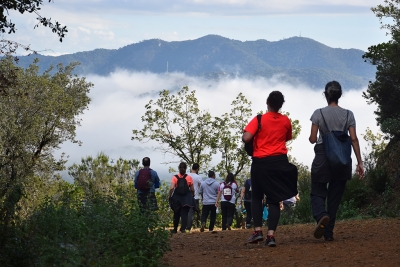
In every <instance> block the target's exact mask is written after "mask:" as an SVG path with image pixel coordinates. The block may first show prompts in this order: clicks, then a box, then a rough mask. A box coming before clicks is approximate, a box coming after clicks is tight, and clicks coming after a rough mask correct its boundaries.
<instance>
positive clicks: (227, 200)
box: [215, 172, 239, 231]
mask: <svg viewBox="0 0 400 267" xmlns="http://www.w3.org/2000/svg"><path fill="white" fill-rule="evenodd" d="M237 192H239V189H238V186H237V183H236V182H235V176H234V175H233V173H231V172H230V173H228V175H227V176H226V179H225V182H223V183H221V184H220V185H219V187H218V195H217V201H216V202H215V207H218V200H219V199H221V213H222V231H224V230H226V229H228V230H231V226H232V222H233V215H234V213H235V200H236V196H235V193H237Z"/></svg>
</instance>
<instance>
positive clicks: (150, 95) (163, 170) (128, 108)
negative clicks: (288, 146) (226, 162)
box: [59, 71, 378, 180]
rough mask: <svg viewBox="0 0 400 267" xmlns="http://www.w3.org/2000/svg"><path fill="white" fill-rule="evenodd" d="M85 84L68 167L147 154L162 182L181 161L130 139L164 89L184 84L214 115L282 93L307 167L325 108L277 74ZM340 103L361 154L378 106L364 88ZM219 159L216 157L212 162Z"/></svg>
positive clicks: (123, 75) (126, 77)
mask: <svg viewBox="0 0 400 267" xmlns="http://www.w3.org/2000/svg"><path fill="white" fill-rule="evenodd" d="M87 80H88V81H91V82H93V83H94V85H95V86H94V88H93V89H92V90H91V93H90V96H91V97H92V102H91V104H90V105H89V110H87V111H86V112H85V114H84V115H83V117H82V119H83V121H82V126H81V127H79V128H78V129H77V138H78V139H79V140H81V141H83V145H82V146H81V147H79V146H78V145H76V144H70V143H66V144H63V145H62V149H61V150H60V151H59V153H61V151H64V152H66V154H68V155H69V156H70V160H69V162H68V165H70V164H72V163H74V162H76V163H79V162H80V159H81V158H82V157H86V156H89V155H91V156H96V155H97V154H98V153H99V152H100V151H103V152H104V153H106V154H107V155H109V156H110V158H112V159H117V158H119V157H122V158H124V159H138V160H141V159H142V158H143V157H145V156H149V157H150V158H151V159H152V167H153V168H154V169H155V170H156V171H158V172H159V174H160V177H161V178H162V179H167V180H169V179H170V174H169V173H168V166H166V165H163V164H161V163H162V162H166V161H178V160H179V159H176V158H175V159H174V158H171V157H169V156H164V155H161V154H159V153H158V152H155V151H154V148H155V147H156V146H157V145H158V144H157V143H156V142H149V143H144V144H141V143H139V142H136V141H135V142H134V141H131V136H132V130H133V129H141V128H142V127H143V124H142V121H141V116H142V115H144V113H145V104H147V103H148V102H149V101H150V100H151V99H153V100H156V99H157V98H158V92H159V91H161V90H163V89H171V90H179V89H180V88H181V87H182V86H185V85H188V86H189V89H191V90H196V96H197V98H198V103H199V107H200V109H201V110H208V111H209V112H210V113H211V114H212V115H213V116H219V115H221V114H223V113H225V112H229V111H230V109H231V102H232V101H233V100H234V99H235V98H236V96H237V95H238V94H239V93H240V92H242V93H243V94H244V95H245V96H246V98H247V99H248V100H250V101H251V102H252V110H253V112H254V115H255V114H256V112H257V111H259V110H266V105H265V102H266V98H267V96H268V94H269V93H270V92H271V91H273V90H279V91H281V92H282V93H283V94H284V96H285V100H286V102H285V104H284V106H283V110H284V111H287V112H290V116H291V118H292V119H297V120H299V121H300V124H301V126H302V131H301V134H300V136H299V137H298V139H297V140H295V141H294V142H293V143H292V147H293V149H292V151H291V155H293V156H294V157H296V158H297V159H298V161H300V162H303V163H304V164H305V165H307V166H310V165H311V162H312V159H313V157H314V154H313V145H311V144H310V143H309V141H308V136H309V130H310V128H311V122H310V120H309V119H310V116H311V114H312V113H313V112H314V110H315V109H318V108H320V107H324V106H326V101H325V100H324V98H323V96H322V90H321V91H317V92H316V91H313V90H311V89H309V88H307V87H306V86H304V85H298V86H297V87H293V86H291V85H288V84H284V83H281V82H280V81H279V76H277V77H275V78H272V79H263V78H259V79H254V80H247V79H227V80H221V81H210V80H204V79H200V78H196V77H190V76H186V75H184V74H182V73H170V74H169V75H159V74H152V73H132V72H127V71H118V72H116V73H113V74H112V75H110V76H108V77H100V76H88V77H87ZM339 104H340V106H342V107H344V108H349V109H350V110H352V111H353V112H354V114H355V118H356V121H357V132H358V135H359V140H360V147H361V149H362V151H364V149H365V147H366V145H367V144H366V143H365V141H364V140H363V139H362V137H361V135H360V134H362V133H364V132H365V129H366V128H367V127H370V128H371V129H372V130H373V131H374V132H377V131H378V127H377V126H376V123H375V117H374V114H373V111H374V110H375V109H376V108H375V107H374V106H372V105H368V104H367V103H366V101H365V100H364V99H363V98H362V90H348V89H346V88H345V89H344V94H343V97H342V99H340V102H339ZM353 156H354V155H353ZM353 160H355V158H354V159H353ZM218 161H219V159H217V158H216V159H214V162H213V163H214V164H216V163H217V162H218ZM172 167H176V166H173V165H172ZM66 179H71V178H70V177H66Z"/></svg>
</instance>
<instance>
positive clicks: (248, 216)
mask: <svg viewBox="0 0 400 267" xmlns="http://www.w3.org/2000/svg"><path fill="white" fill-rule="evenodd" d="M244 208H245V209H246V227H247V226H248V225H250V224H251V218H253V214H252V212H251V202H249V201H244Z"/></svg>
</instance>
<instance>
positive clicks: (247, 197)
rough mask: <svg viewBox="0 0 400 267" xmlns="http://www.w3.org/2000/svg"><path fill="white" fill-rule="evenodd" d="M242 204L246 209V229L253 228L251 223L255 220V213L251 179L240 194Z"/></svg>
mask: <svg viewBox="0 0 400 267" xmlns="http://www.w3.org/2000/svg"><path fill="white" fill-rule="evenodd" d="M240 202H241V203H243V204H244V208H245V209H246V228H247V229H249V228H251V221H252V219H253V213H252V212H251V179H247V180H246V181H245V182H244V186H243V188H242V191H241V194H240Z"/></svg>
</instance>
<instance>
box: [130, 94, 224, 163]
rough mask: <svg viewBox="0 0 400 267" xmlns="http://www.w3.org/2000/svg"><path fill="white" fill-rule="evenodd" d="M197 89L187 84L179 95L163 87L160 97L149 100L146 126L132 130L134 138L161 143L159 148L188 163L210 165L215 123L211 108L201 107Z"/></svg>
mask: <svg viewBox="0 0 400 267" xmlns="http://www.w3.org/2000/svg"><path fill="white" fill-rule="evenodd" d="M195 93H196V92H195V91H190V90H189V88H188V87H187V86H185V87H183V88H182V89H181V90H180V91H179V92H177V94H176V95H174V94H171V92H170V91H168V90H163V91H161V92H160V94H159V99H158V100H157V101H153V100H150V101H149V103H148V104H146V106H145V108H146V112H145V114H144V115H143V116H142V122H143V123H144V126H143V128H142V129H141V130H136V129H135V130H133V137H132V140H138V141H139V142H147V141H149V140H154V141H156V142H158V144H159V146H158V147H156V150H157V151H160V152H161V153H163V154H164V155H165V154H169V155H171V156H175V157H178V158H179V160H184V161H185V162H186V163H187V164H188V165H189V166H190V165H191V164H193V163H196V162H197V163H199V164H200V166H201V168H207V167H208V166H209V163H210V161H211V158H212V155H213V154H214V153H215V152H216V147H217V143H216V139H215V129H214V124H215V123H214V121H213V119H212V117H211V115H210V113H209V112H207V111H201V110H200V109H199V107H198V101H197V98H196V95H195ZM167 163H172V162H167Z"/></svg>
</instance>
